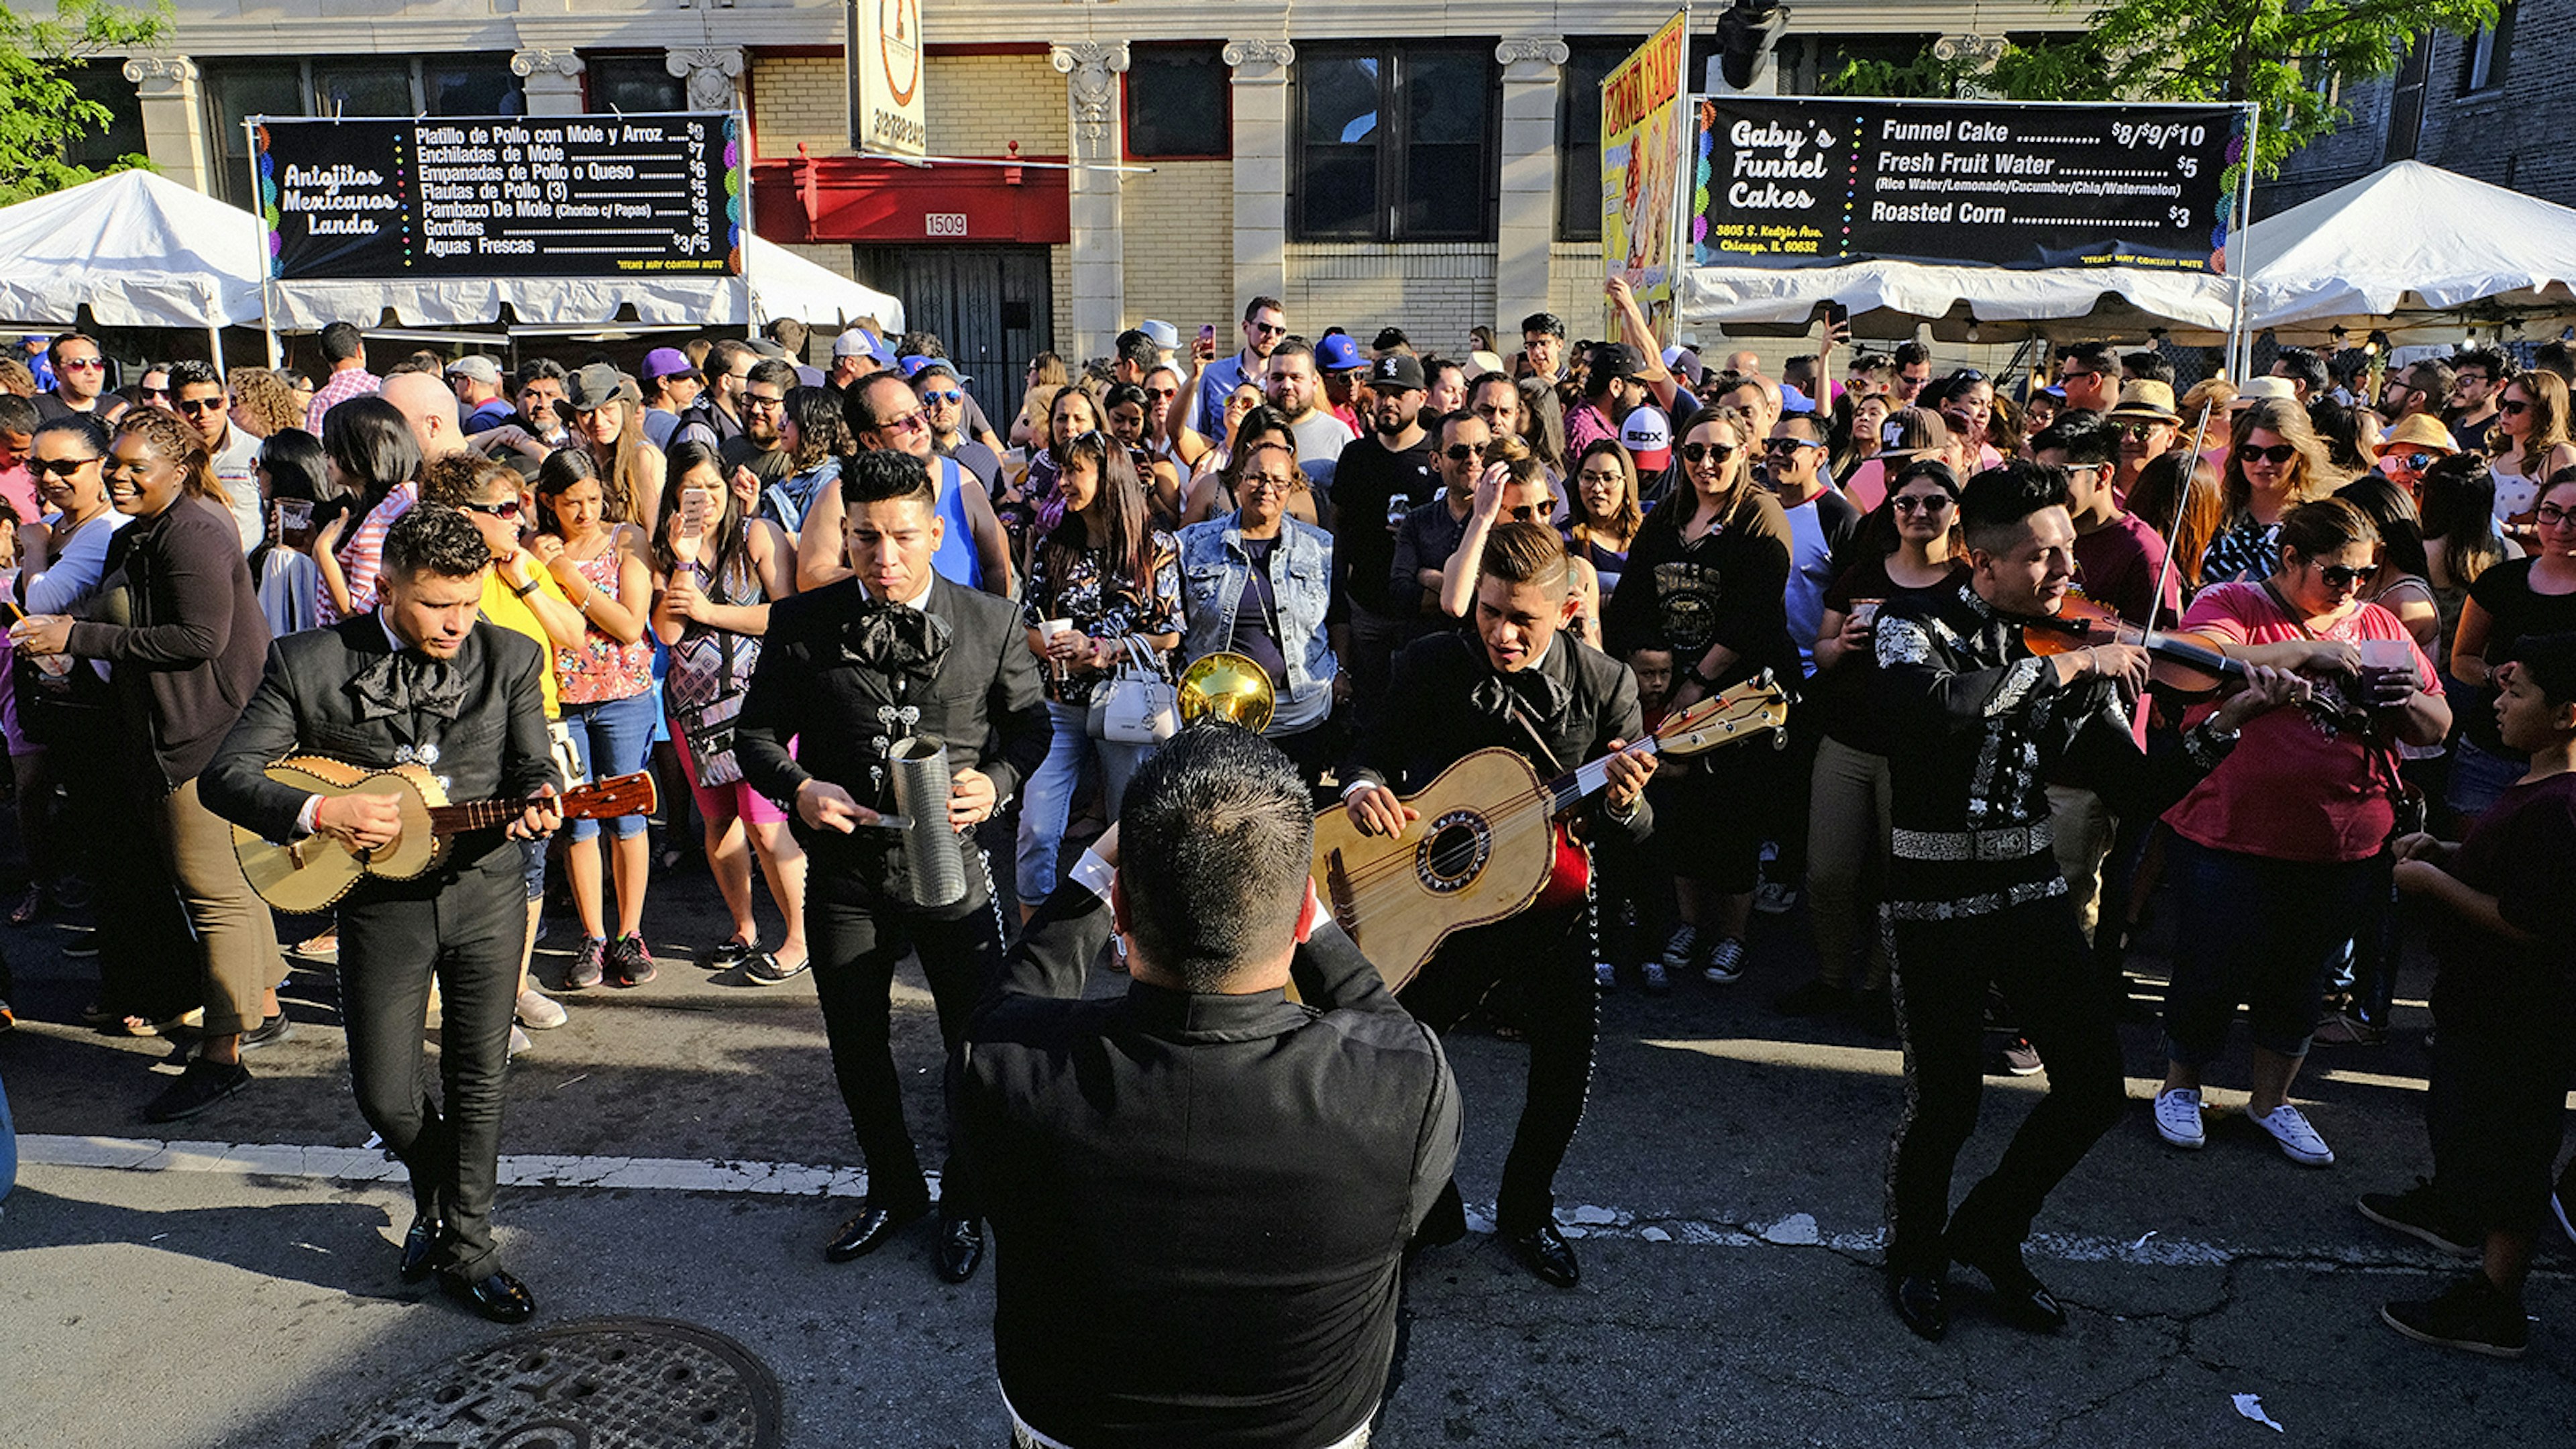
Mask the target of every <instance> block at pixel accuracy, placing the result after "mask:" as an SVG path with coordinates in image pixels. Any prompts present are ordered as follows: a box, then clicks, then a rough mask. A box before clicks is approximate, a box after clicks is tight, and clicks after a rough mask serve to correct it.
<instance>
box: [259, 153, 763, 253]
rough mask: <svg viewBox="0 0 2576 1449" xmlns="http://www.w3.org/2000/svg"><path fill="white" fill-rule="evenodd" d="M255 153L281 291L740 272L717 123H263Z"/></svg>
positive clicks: (734, 185)
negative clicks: (399, 282)
mask: <svg viewBox="0 0 2576 1449" xmlns="http://www.w3.org/2000/svg"><path fill="white" fill-rule="evenodd" d="M255 139H256V144H257V148H258V155H257V162H258V168H259V190H260V214H261V216H262V218H263V219H264V220H265V221H266V222H267V224H268V246H269V266H270V271H271V274H272V275H274V276H276V277H279V278H281V279H284V280H288V281H295V280H311V279H322V278H386V277H427V278H436V277H493V276H518V277H529V276H544V277H615V276H629V275H636V274H641V273H696V274H707V273H731V274H739V273H740V272H741V271H742V233H743V226H742V216H743V197H742V169H741V165H742V152H741V141H740V137H739V136H738V135H737V134H736V130H735V122H734V118H733V117H732V116H729V115H725V114H722V113H696V112H681V113H672V114H657V115H631V116H620V115H609V116H543V117H530V116H481V117H439V118H422V119H414V120H400V119H375V118H367V119H358V118H344V119H340V120H312V121H305V120H293V121H290V120H264V121H261V122H259V123H258V126H257V130H256V133H255Z"/></svg>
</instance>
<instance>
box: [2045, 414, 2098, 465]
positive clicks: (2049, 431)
mask: <svg viewBox="0 0 2576 1449" xmlns="http://www.w3.org/2000/svg"><path fill="white" fill-rule="evenodd" d="M2030 450H2031V451H2032V452H2034V453H2045V452H2050V451H2052V450H2054V451H2061V452H2064V453H2065V454H2066V461H2067V462H2068V463H2069V464H2071V465H2074V466H2077V467H2087V466H2093V465H2107V464H2111V463H2117V462H2118V461H2120V430H2119V429H2117V428H2115V427H2112V426H2111V424H2110V422H2109V421H2108V420H2107V419H2105V418H2104V417H2103V416H2102V415H2101V414H2100V413H2097V412H2088V411H2086V410H2085V409H2083V408H2077V409H2075V410H2073V411H2072V412H2065V413H2060V414H2058V416H2057V419H2056V420H2055V421H2054V422H2051V423H2050V424H2049V425H2048V426H2047V427H2044V428H2042V429H2040V430H2039V432H2038V434H2037V435H2036V436H2034V437H2033V438H2032V439H2031V440H2030Z"/></svg>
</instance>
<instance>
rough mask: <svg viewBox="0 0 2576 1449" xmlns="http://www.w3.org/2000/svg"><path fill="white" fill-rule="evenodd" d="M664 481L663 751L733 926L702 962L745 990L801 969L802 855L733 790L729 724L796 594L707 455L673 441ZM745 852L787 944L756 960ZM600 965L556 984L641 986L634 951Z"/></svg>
mask: <svg viewBox="0 0 2576 1449" xmlns="http://www.w3.org/2000/svg"><path fill="white" fill-rule="evenodd" d="M670 475H671V486H670V487H668V488H666V489H664V490H663V492H662V516H661V517H660V518H658V519H656V520H655V521H654V526H653V574H654V579H653V586H654V590H655V592H654V598H653V637H655V638H656V639H659V640H660V641H661V642H662V643H663V645H664V646H665V647H667V648H668V649H669V650H670V651H671V665H670V669H669V671H668V673H667V674H666V675H665V677H664V679H663V684H662V697H663V701H664V703H665V704H666V705H667V706H668V707H669V710H670V717H671V745H672V748H673V749H675V750H677V751H678V752H679V755H680V765H681V768H682V769H683V770H685V771H686V772H687V774H688V777H689V790H690V793H691V794H692V795H693V796H694V797H695V798H696V800H697V804H698V814H699V816H700V817H701V818H703V819H704V820H705V821H706V848H707V863H708V865H709V866H710V867H711V868H712V869H713V870H714V872H715V878H716V889H717V891H718V892H719V893H720V894H722V895H723V896H724V903H725V910H726V912H727V913H728V914H729V915H731V916H732V917H733V935H732V936H731V937H729V938H727V939H726V940H725V941H724V942H723V943H721V944H719V945H718V946H717V947H716V948H715V952H714V957H713V959H714V962H715V964H716V965H717V966H718V967H719V968H723V967H730V966H735V965H740V966H742V967H743V969H744V971H745V974H746V976H747V978H748V979H749V980H751V981H753V982H755V983H757V984H762V985H766V984H769V983H772V982H777V981H785V980H787V979H788V978H790V977H792V976H794V975H796V974H797V973H798V972H800V971H803V970H804V969H805V968H806V966H807V964H808V958H807V955H806V952H805V851H804V848H803V847H802V846H800V845H798V844H797V843H796V838H795V837H794V836H793V835H791V834H789V833H788V831H787V813H786V812H785V811H783V810H781V809H779V808H778V805H777V803H776V802H774V801H772V800H770V799H768V798H767V797H766V796H763V795H762V794H761V793H760V792H759V791H757V790H754V789H752V788H751V786H750V785H749V784H747V783H745V782H744V780H743V778H742V766H741V765H740V764H739V763H738V762H736V760H735V759H734V753H733V721H734V717H735V716H736V715H737V714H739V713H741V711H742V701H743V697H744V696H745V695H746V694H748V693H750V690H751V671H752V668H753V666H754V665H756V664H758V663H759V662H760V639H761V636H762V635H764V634H766V633H768V632H769V605H770V602H771V601H772V600H774V599H783V598H786V597H787V596H788V595H790V594H793V593H795V592H796V550H795V548H794V547H793V546H792V545H790V544H789V543H788V542H787V536H786V534H785V533H784V532H782V531H781V530H780V529H779V527H778V525H777V524H774V523H771V522H770V521H769V520H767V519H765V518H753V517H750V516H749V515H747V514H746V513H744V512H743V507H742V499H741V497H740V496H739V495H738V494H736V493H735V492H734V490H733V489H732V488H730V487H728V486H726V482H725V473H724V465H723V463H722V462H721V461H719V460H718V458H717V456H716V450H715V449H713V448H709V447H707V446H705V445H704V444H701V443H696V442H680V443H676V444H673V445H672V448H671V454H670ZM755 853H756V854H757V855H758V856H759V858H760V864H761V868H762V871H763V873H764V874H766V875H767V876H768V878H769V896H770V899H771V900H774V901H776V902H777V903H778V910H779V913H780V914H781V915H783V916H785V917H786V923H787V934H786V937H785V939H783V940H781V941H780V942H779V946H778V950H777V951H776V952H774V953H773V952H767V951H763V950H761V949H760V927H759V924H758V922H756V921H755V920H754V919H753V918H752V913H751V858H752V856H753V855H754V854H755ZM628 939H629V938H627V937H624V936H621V937H619V938H618V942H617V943H611V944H612V946H614V945H616V944H619V943H623V942H626V941H627V940H628ZM635 945H637V946H640V945H641V942H640V941H637V942H635ZM610 954H611V957H612V959H610V960H607V961H605V962H589V961H584V962H577V963H576V965H575V971H576V973H577V974H576V976H575V978H574V979H573V980H571V981H568V982H567V983H566V984H568V985H576V986H587V985H596V984H597V983H598V982H599V980H600V979H601V978H602V975H603V973H604V971H605V970H610V969H613V970H615V971H616V972H617V973H618V979H619V981H620V984H622V985H627V986H640V985H642V984H643V983H644V982H646V981H649V980H651V979H652V976H653V958H652V957H651V956H650V955H646V954H642V953H641V952H639V951H635V950H632V949H629V950H628V951H626V952H623V953H618V952H614V951H612V952H611V953H610ZM620 957H622V959H618V958H620ZM639 957H640V959H638V958H639ZM584 978H587V979H584Z"/></svg>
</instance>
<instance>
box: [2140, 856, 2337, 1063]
mask: <svg viewBox="0 0 2576 1449" xmlns="http://www.w3.org/2000/svg"><path fill="white" fill-rule="evenodd" d="M2165 877H2166V879H2167V880H2169V881H2171V882H2172V884H2173V889H2174V899H2175V900H2176V901H2178V902H2180V903H2181V917H2180V919H2179V920H2178V921H2177V922H2176V926H2175V935H2174V941H2175V945H2174V959H2173V986H2172V988H2171V989H2170V990H2169V991H2167V993H2166V995H2165V1057H2166V1059H2167V1060H2169V1061H2176V1062H2180V1063H2182V1064H2183V1065H2184V1066H2187V1067H2195V1068H2197V1067H2203V1066H2207V1065H2208V1064H2209V1063H2210V1062H2212V1061H2214V1060H2216V1059H2217V1057H2218V1054H2219V1053H2220V1052H2221V1051H2223V1050H2224V1049H2225V1048H2226V1046H2227V1027H2228V1024H2229V1023H2230V1022H2231V1021H2233V1020H2234V1019H2235V1016H2236V1005H2237V1003H2238V1002H2240V1001H2241V1002H2243V1003H2245V1006H2246V1015H2247V1018H2248V1019H2249V1020H2250V1021H2251V1022H2252V1024H2253V1037H2254V1045H2256V1046H2258V1047H2261V1048H2263V1049H2264V1050H2265V1051H2269V1052H2277V1053H2279V1054H2280V1055H2282V1056H2285V1057H2303V1056H2306V1055H2307V1053H2308V1038H2309V1036H2310V1035H2311V1034H2313V1033H2314V1032H2315V1030H2316V1026H2317V1008H2318V1006H2319V1004H2320V1003H2321V1002H2322V1001H2323V1000H2324V997H2325V981H2326V972H2327V971H2328V970H2329V969H2330V968H2331V967H2333V966H2334V965H2335V964H2336V963H2337V962H2338V960H2339V959H2340V958H2341V956H2342V955H2343V952H2344V948H2345V943H2347V942H2349V941H2351V940H2352V939H2353V938H2354V937H2355V936H2356V935H2357V934H2375V933H2376V932H2377V931H2378V929H2379V914H2380V912H2382V911H2384V910H2386V909H2387V900H2386V897H2385V892H2386V890H2387V876H2386V873H2385V870H2384V868H2383V867H2381V866H2380V865H2379V864H2377V863H2376V862H2374V861H2370V860H2351V861H2324V862H2316V861H2303V860H2269V859H2266V858H2264V857H2262V856H2257V855H2242V854H2239V853H2237V852H2236V851H2232V850H2212V849H2210V848H2209V847H2208V846H2205V845H2201V844H2198V843H2196V842H2193V841H2190V840H2186V839H2184V838H2183V837H2182V836H2179V835H2176V836H2174V837H2173V838H2172V839H2171V840H2170V841H2168V842H2167V844H2166V848H2165Z"/></svg>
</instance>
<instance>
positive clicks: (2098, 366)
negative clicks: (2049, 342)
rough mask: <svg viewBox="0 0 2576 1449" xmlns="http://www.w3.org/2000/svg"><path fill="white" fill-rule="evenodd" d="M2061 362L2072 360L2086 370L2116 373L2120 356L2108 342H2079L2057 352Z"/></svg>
mask: <svg viewBox="0 0 2576 1449" xmlns="http://www.w3.org/2000/svg"><path fill="white" fill-rule="evenodd" d="M2057 359H2058V361H2060V362H2072V363H2074V364H2075V365H2076V366H2078V367H2080V368H2082V369H2083V370H2084V371H2086V372H2099V373H2105V374H2110V373H2116V372H2117V371H2118V370H2119V366H2120V356H2119V354H2118V353H2116V352H2113V351H2112V350H2111V344H2110V343H2108V342H2078V343H2076V344H2075V345H2073V346H2072V347H2068V348H2066V349H2065V350H2063V351H2061V352H2059V353H2058V354H2057Z"/></svg>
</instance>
